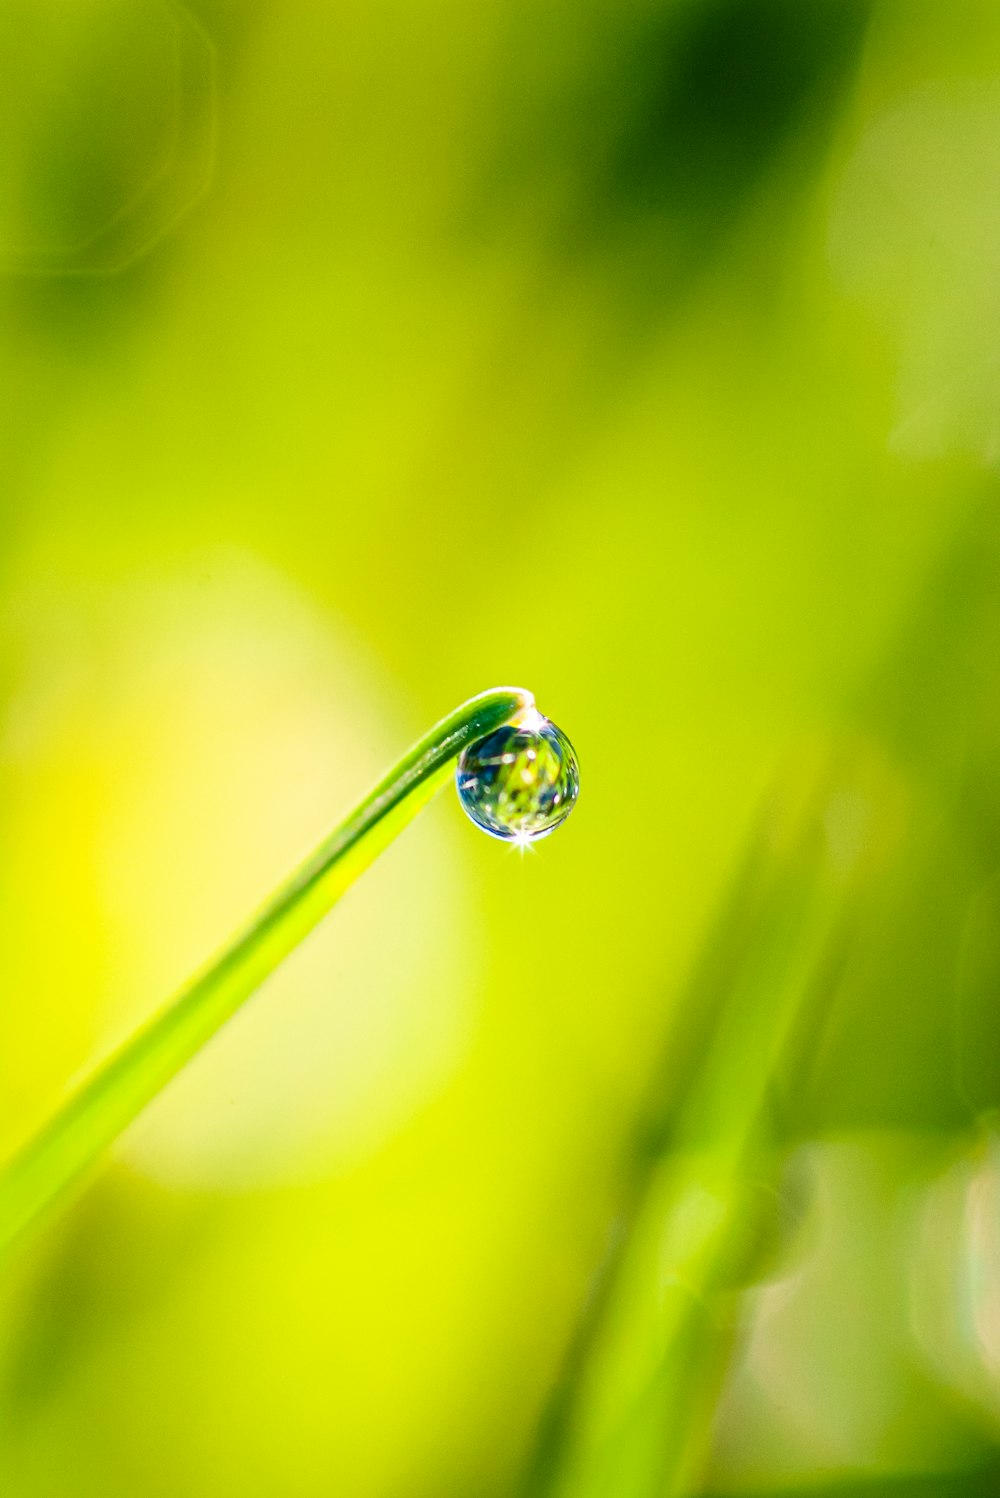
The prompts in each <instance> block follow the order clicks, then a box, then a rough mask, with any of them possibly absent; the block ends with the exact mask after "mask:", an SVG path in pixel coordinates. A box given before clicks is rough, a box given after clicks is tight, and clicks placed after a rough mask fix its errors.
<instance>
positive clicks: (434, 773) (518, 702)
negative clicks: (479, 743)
mask: <svg viewBox="0 0 1000 1498" xmlns="http://www.w3.org/2000/svg"><path fill="white" fill-rule="evenodd" d="M533 707H534V698H533V697H532V695H531V693H530V692H525V691H521V690H520V689H518V688H515V687H501V688H497V689H496V690H494V691H490V692H483V693H482V694H481V695H480V696H478V697H473V698H471V699H470V700H469V701H468V702H466V703H463V705H462V706H461V707H459V708H457V709H456V710H455V712H453V713H452V714H451V715H450V716H449V717H447V718H444V719H442V721H441V722H440V723H438V724H437V725H436V726H435V727H434V728H432V729H431V731H430V733H428V734H427V735H426V736H425V737H424V738H422V739H421V740H420V741H419V742H418V743H417V744H414V746H413V747H412V748H411V749H410V750H409V752H408V753H407V754H405V755H404V756H403V758H402V759H401V760H400V761H399V763H398V764H397V765H395V766H394V767H393V768H392V769H391V770H390V771H389V773H388V774H387V775H386V776H385V777H384V778H383V779H382V780H381V781H380V782H379V783H378V785H376V786H375V787H374V788H373V789H372V790H371V791H370V792H369V794H368V795H367V796H366V797H365V798H364V800H363V801H361V803H360V804H359V805H358V806H357V807H356V808H355V810H354V811H352V812H351V813H350V815H349V816H348V817H347V818H346V819H345V820H344V821H343V822H342V823H341V824H340V826H339V827H337V828H336V829H335V830H334V831H333V832H332V833H331V834H330V836H329V837H328V838H326V840H325V841H324V842H322V843H321V844H320V846H319V847H318V848H317V849H316V851H315V852H314V853H313V854H312V855H311V857H309V858H307V859H306V860H305V862H304V863H303V864H301V865H300V867H299V868H298V869H296V870H295V872H294V873H293V874H292V875H291V876H290V878H289V879H287V880H286V882H285V883H284V884H283V885H282V886H281V887H280V888H279V889H278V890H276V891H275V893H274V894H273V895H272V897H271V899H270V900H269V901H268V902H267V904H266V905H265V906H264V907H263V908H262V909H261V910H260V911H259V912H258V914H257V915H256V916H255V917H254V918H253V920H252V921H250V923H249V924H248V925H247V926H246V927H245V928H244V929H243V930H242V931H241V932H239V933H238V934H237V935H236V936H235V937H234V938H233V939H232V941H230V942H229V944H228V945H227V946H225V947H224V948H223V949H222V950H221V951H220V952H219V953H218V954H217V955H216V956H215V957H214V958H213V959H212V960H211V961H210V962H208V963H207V964H206V966H205V967H204V968H202V969H201V971H200V972H198V973H196V974H195V975H194V977H193V978H191V980H190V981H189V982H188V983H187V984H186V985H185V986H184V987H183V988H182V989H181V990H180V991H179V993H177V994H176V995H175V996H174V998H173V999H172V1000H171V1001H170V1002H169V1003H168V1004H167V1005H166V1006H165V1008H163V1009H162V1010H161V1011H160V1012H159V1013H158V1014H156V1015H155V1016H154V1017H153V1018H152V1019H151V1020H150V1021H149V1022H148V1023H147V1024H146V1025H145V1026H143V1028H142V1029H140V1030H139V1031H137V1033H136V1034H135V1035H133V1036H132V1037H131V1038H130V1039H129V1040H128V1041H127V1042H126V1043H125V1044H124V1045H123V1046H122V1047H121V1048H120V1049H119V1050H118V1051H117V1052H115V1053H114V1054H113V1055H112V1056H111V1057H110V1058H109V1059H108V1060H107V1061H106V1062H105V1063H104V1064H103V1065H102V1066H101V1067H100V1068H99V1069H98V1070H97V1071H96V1072H95V1073H94V1074H93V1076H92V1077H91V1078H90V1079H89V1080H88V1081H86V1082H85V1083H84V1084H83V1085H82V1086H81V1087H80V1089H79V1090H78V1091H77V1092H76V1093H74V1094H73V1095H72V1096H71V1097H70V1098H69V1099H68V1100H67V1102H66V1103H65V1104H64V1106H63V1107H62V1108H61V1109H60V1110H59V1112H58V1113H57V1114H56V1115H55V1116H54V1117H53V1118H52V1119H51V1120H50V1122H49V1123H48V1124H47V1125H46V1126H45V1127H44V1128H43V1129H42V1130H41V1132H40V1133H39V1134H38V1135H37V1136H36V1137H35V1138H34V1139H32V1140H30V1141H29V1142H28V1144H27V1145H26V1146H25V1147H24V1148H23V1149H22V1150H21V1151H20V1152H19V1153H18V1154H17V1155H15V1156H14V1158H13V1159H12V1160H10V1161H9V1162H8V1163H7V1164H6V1166H4V1167H3V1169H2V1170H0V1252H2V1251H3V1250H4V1249H5V1248H6V1247H7V1246H8V1245H9V1244H10V1243H11V1242H12V1241H13V1240H14V1239H15V1238H17V1237H18V1236H19V1235H20V1234H21V1233H22V1232H23V1231H24V1230H25V1229H26V1228H28V1227H29V1226H31V1225H32V1224H34V1223H36V1222H38V1221H39V1220H40V1219H42V1218H43V1217H44V1216H46V1215H47V1214H48V1212H49V1211H50V1210H51V1209H52V1208H53V1207H54V1205H55V1204H56V1203H57V1202H58V1201H60V1200H61V1199H62V1198H64V1197H65V1196H66V1194H67V1193H69V1192H70V1191H71V1189H72V1188H73V1187H74V1185H78V1184H79V1182H80V1181H81V1179H82V1177H83V1176H84V1175H85V1173H86V1172H87V1170H88V1169H89V1168H90V1167H91V1166H92V1165H93V1163H94V1161H95V1160H96V1159H97V1157H98V1156H99V1155H100V1154H101V1152H102V1151H103V1150H104V1149H106V1148H107V1146H108V1145H109V1144H111V1143H112V1141H113V1140H114V1139H116V1138H117V1136H118V1135H119V1134H120V1133H121V1131H122V1130H123V1129H124V1128H125V1127H126V1126H127V1125H128V1124H129V1123H130V1122H131V1121H132V1119H134V1118H135V1116H136V1115H137V1114H138V1113H139V1112H140V1111H141V1109H142V1108H144V1107H145V1105H146V1104H147V1103H148V1102H149V1101H150V1100H151V1099H152V1098H153V1097H155V1096H156V1094H157V1093H158V1092H159V1091H160V1089H161V1088H162V1087H164V1086H165V1085H166V1083H167V1082H169V1081H170V1079H171V1077H173V1076H175V1075H176V1073H177V1072H178V1071H180V1069H181V1068H182V1067H183V1066H184V1065H185V1064H186V1062H188V1061H189V1060H190V1059H191V1058H192V1056H194V1055H196V1054H197V1052H198V1051H199V1050H200V1049H201V1047H202V1046H203V1045H204V1044H205V1043H206V1041H208V1040H210V1039H211V1037H212V1036H213V1035H214V1034H215V1033H216V1031H217V1030H218V1029H219V1028H220V1026H221V1025H223V1024H224V1023H225V1022H226V1020H227V1019H229V1018H230V1016H231V1015H232V1014H234V1013H235V1011H236V1010H237V1009H238V1008H239V1006H240V1005H241V1004H242V1003H243V1001H244V999H246V998H248V997H249V995H250V994H252V993H253V992H254V990H255V989H256V988H258V987H259V986H260V984H261V983H262V982H263V981H264V979H265V978H266V977H267V976H268V975H269V974H270V973H272V972H273V971H274V969H275V968H276V967H277V966H278V964H279V963H280V962H281V961H282V959H283V958H284V957H287V955H288V954H289V952H291V951H292V949H293V948H294V947H295V946H297V944H298V943H299V942H300V941H301V940H302V939H303V937H305V936H307V935H308V933H309V932H310V931H311V930H312V929H313V927H314V926H315V925H316V924H317V922H318V921H320V920H321V919H322V917H323V916H324V915H325V914H326V913H327V911H328V910H329V909H330V907H331V906H332V905H333V904H334V902H335V901H336V900H338V899H339V898H340V896H341V895H342V894H343V893H344V891H345V890H347V889H348V888H349V887H350V886H351V885H352V884H353V883H354V881H355V879H357V878H358V876H359V874H362V873H363V872H364V870H365V869H367V868H368V866H369V864H371V863H372V862H373V861H374V860H375V858H376V857H377V856H378V854H379V853H380V852H381V851H382V849H383V848H385V847H386V846H387V845H388V844H389V843H390V842H391V841H392V840H393V838H394V837H395V836H396V835H397V833H399V832H400V831H401V830H402V828H403V827H405V826H406V824H407V823H408V822H410V821H412V819H413V818H414V817H415V816H416V814H417V812H418V811H420V809H421V808H422V807H423V806H425V805H426V804H427V802H428V801H429V800H430V799H431V798H432V797H433V796H434V794H435V793H436V792H437V791H438V790H439V789H440V787H441V786H442V785H443V784H444V783H445V781H446V780H447V779H448V778H449V776H450V774H451V770H452V766H453V764H454V762H455V760H456V759H457V758H458V756H459V755H460V754H461V753H462V750H463V749H465V747H466V746H467V745H468V744H472V743H475V742H476V740H477V739H480V738H483V737H485V735H487V734H489V733H492V732H493V731H494V730H495V729H497V728H499V727H500V726H501V725H502V724H504V723H507V722H510V721H511V720H512V719H515V718H517V717H519V716H520V715H521V714H522V713H526V712H528V711H530V710H531V709H533Z"/></svg>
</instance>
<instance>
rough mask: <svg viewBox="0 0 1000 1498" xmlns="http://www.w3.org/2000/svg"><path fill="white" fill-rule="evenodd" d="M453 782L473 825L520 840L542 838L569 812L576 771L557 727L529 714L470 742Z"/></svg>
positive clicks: (574, 793)
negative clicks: (472, 742) (474, 741)
mask: <svg viewBox="0 0 1000 1498" xmlns="http://www.w3.org/2000/svg"><path fill="white" fill-rule="evenodd" d="M456 784H457V786H458V798H459V800H460V801H461V803H462V806H463V808H464V809H465V811H466V812H467V814H468V815H469V816H470V817H471V818H472V820H473V822H475V824H476V826H477V827H481V828H482V829H483V831H484V832H488V833H489V834H490V836H491V837H499V838H504V839H505V840H506V841H508V842H514V843H521V844H524V843H529V842H534V841H535V840H536V839H537V838H540V837H547V836H548V834H549V833H550V832H554V831H555V829H556V828H557V827H558V826H559V824H560V822H564V821H565V820H566V818H567V817H568V816H569V814H570V812H571V811H572V810H573V807H574V805H575V804H576V798H577V795H578V793H579V790H580V769H579V766H578V764H577V760H576V754H575V752H574V749H573V745H572V744H571V743H570V741H569V739H568V738H567V737H566V735H565V734H564V733H563V732H562V730H561V729H559V728H557V727H556V725H555V724H554V723H550V722H549V720H548V718H543V717H542V716H541V714H540V713H531V714H530V715H527V716H525V717H523V718H521V719H520V720H519V721H518V722H516V723H507V724H505V725H504V726H503V728H498V729H496V730H495V732H493V733H491V734H488V735H487V736H486V738H484V739H479V740H477V742H476V743H474V744H470V745H469V747H468V748H467V749H466V750H465V751H464V753H463V754H462V757H461V759H460V760H459V762H458V771H457V775H456Z"/></svg>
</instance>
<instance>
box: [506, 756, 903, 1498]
mask: <svg viewBox="0 0 1000 1498" xmlns="http://www.w3.org/2000/svg"><path fill="white" fill-rule="evenodd" d="M861 779H862V784H861V786H860V787H859V786H858V785H857V784H855V783H854V781H853V779H852V772H850V771H849V772H848V773H847V776H846V779H845V774H844V769H843V767H842V766H841V767H839V768H838V767H834V766H830V765H825V766H819V765H813V766H806V767H800V768H799V770H798V771H797V772H796V773H795V774H794V775H791V776H790V777H788V778H787V779H786V780H785V782H784V784H783V785H782V787H781V788H780V790H779V792H778V794H777V796H776V797H775V799H774V802H773V804H772V805H771V806H769V807H768V808H767V809H766V810H765V813H764V815H763V816H762V819H761V826H760V829H759V832H758V835H757V837H756V839H755V841H754V844H753V846H752V847H751V849H750V850H749V854H748V857H747V859H746V861H745V863H744V867H743V869H742V871H741V873H740V875H739V877H738V879H737V882H736V886H735V888H734V890H733V893H732V896H731V898H730V900H729V902H728V904H727V907H726V909H725V911H724V912H723V914H722V916H721V918H720V920H719V922H718V924H717V926H716V929H715V931H714V932H713V933H712V935H711V937H710V939H709V941H708V943H707V945H706V950H705V953H704V957H703V962H702V964H701V968H700V970H699V972H698V973H697V974H696V975H695V978H694V979H693V981H692V983H691V985H690V988H689V991H688V993H687V995H686V998H685V1003H684V1010H685V1016H684V1019H683V1021H682V1028H681V1030H680V1032H679V1033H678V1034H675V1035H673V1036H671V1042H670V1046H669V1048H668V1052H667V1056H666V1059H665V1063H664V1066H663V1068H662V1071H661V1075H660V1077H659V1079H658V1082H657V1089H656V1091H657V1095H656V1096H655V1097H654V1098H653V1100H652V1102H651V1106H650V1108H649V1109H648V1111H647V1113H646V1114H645V1116H644V1120H643V1125H642V1128H641V1130H640V1135H639V1140H638V1143H637V1145H636V1148H635V1150H634V1153H633V1158H632V1160H631V1164H630V1167H629V1168H630V1171H631V1181H630V1185H629V1187H628V1188H627V1189H628V1199H627V1201H626V1205H625V1208H624V1211H623V1221H622V1224H621V1225H620V1229H619V1232H618V1237H617V1241H616V1244H615V1246H614V1248H613V1249H612V1251H611V1252H610V1253H609V1255H608V1258H607V1262H606V1264H605V1266H604V1268H603V1271H602V1275H601V1281H600V1283H599V1285H598V1288H597V1291H596V1293H595V1295H594V1297H593V1299H592V1302H591V1305H590V1307H589V1308H588V1311H587V1312H586V1313H585V1317H584V1321H583V1323H582V1325H581V1328H580V1331H579V1334H578V1337H577V1341H576V1343H575V1345H574V1347H573V1348H572V1349H571V1351H570V1354H569V1357H568V1359H567V1363H566V1367H565V1371H564V1375H563V1378H562V1381H561V1383H560V1385H559V1387H558V1389H557V1391H556V1395H555V1398H554V1401H553V1403H552V1406H551V1408H550V1410H549V1413H548V1418H547V1420H546V1421H545V1423H544V1425H543V1430H542V1434H541V1437H540V1440H539V1443H538V1447H537V1449H536V1454H535V1460H534V1463H533V1466H532V1469H531V1471H530V1472H529V1474H528V1479H527V1483H526V1492H527V1493H528V1494H530V1495H531V1498H542V1495H545V1498H678V1495H680V1494H682V1493H685V1492H688V1491H692V1490H693V1486H692V1485H694V1486H696V1485H697V1479H698V1473H699V1470H700V1468H701V1466H702V1463H703V1461H704V1457H705V1453H706V1449H707V1445H708V1441H709V1439H710V1434H711V1416H712V1410H713V1408H714V1406H715V1402H716V1399H717V1396H718V1391H719V1386H720V1383H721V1380H722V1378H723V1376H724V1373H725V1369H726V1366H727V1362H728V1357H729V1353H730V1350H731V1346H732V1339H733V1333H734V1331H735V1326H736V1317H737V1312H738V1297H739V1290H740V1288H741V1286H742V1285H743V1284H745V1283H746V1282H747V1280H750V1279H752V1278H753V1276H754V1271H755V1265H756V1263H757V1261H758V1259H759V1257H760V1255H761V1247H762V1243H766V1239H767V1234H768V1231H769V1227H770V1224H769V1223H768V1221H767V1217H768V1211H767V1202H768V1198H770V1203H771V1209H772V1210H771V1215H772V1216H773V1215H774V1212H773V1208H774V1207H775V1206H776V1205H777V1189H776V1188H777V1185H778V1176H779V1169H780V1155H779V1152H778V1149H777V1142H776V1139H775V1131H774V1128H773V1111H774V1104H775V1099H776V1094H777V1092H778V1091H779V1090H780V1089H781V1088H783V1087H785V1086H789V1087H791V1088H792V1089H795V1087H796V1086H797V1084H798V1083H800V1082H801V1078H802V1076H803V1074H804V1071H805V1069H806V1066H807V1061H806V1057H807V1054H808V1052H809V1050H810V1049H811V1048H812V1047H811V1045H810V1036H811V1035H812V1036H814V1035H815V1028H816V1024H817V1023H818V1020H819V1016H820V1015H821V1013H822V1010H823V1008H824V1007H825V1005H824V1000H825V999H826V998H828V997H829V995H830V993H831V992H832V990H833V987H834V985H835V982H836V976H837V973H838V972H839V970H840V963H841V956H842V952H843V949H844V943H845V939H846V932H847V930H848V929H849V924H850V918H851V914H852V911H853V908H854V902H855V897H856V890H857V886H858V878H859V873H860V870H861V868H862V866H863V865H864V864H865V863H866V860H867V856H868V852H869V848H870V846H871V844H872V841H873V839H872V836H871V829H870V827H869V828H868V829H867V830H866V829H865V827H864V825H863V824H864V822H865V818H868V821H869V823H870V822H871V820H872V819H873V818H875V819H876V820H877V810H878V808H877V807H874V806H873V805H871V804H867V805H866V799H865V798H866V791H865V787H864V784H863V782H864V776H863V775H862V777H861ZM845 808H846V814H847V816H848V820H850V819H851V818H853V819H854V822H856V823H857V825H858V827H859V828H860V829H861V830H860V832H859V833H858V835H857V836H854V835H853V832H854V828H853V824H852V827H851V828H850V829H849V830H851V832H852V837H851V838H846V837H844V836H840V835H839V833H838V827H837V818H838V816H841V814H842V813H843V812H844V809H845Z"/></svg>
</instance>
